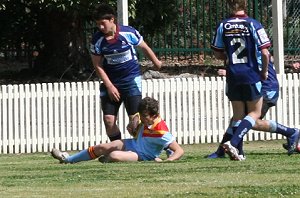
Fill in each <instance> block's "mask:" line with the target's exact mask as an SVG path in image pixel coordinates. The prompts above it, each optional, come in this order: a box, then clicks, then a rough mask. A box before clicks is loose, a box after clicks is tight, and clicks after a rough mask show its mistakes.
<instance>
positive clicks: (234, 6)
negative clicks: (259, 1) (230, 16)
mask: <svg viewBox="0 0 300 198" xmlns="http://www.w3.org/2000/svg"><path fill="white" fill-rule="evenodd" d="M226 1H227V4H228V6H229V8H230V9H231V10H232V11H233V12H237V11H240V10H246V8H247V1H246V0H226Z"/></svg>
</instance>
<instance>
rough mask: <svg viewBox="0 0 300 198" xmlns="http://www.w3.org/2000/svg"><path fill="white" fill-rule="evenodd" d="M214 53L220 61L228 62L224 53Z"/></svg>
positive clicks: (215, 51)
mask: <svg viewBox="0 0 300 198" xmlns="http://www.w3.org/2000/svg"><path fill="white" fill-rule="evenodd" d="M213 52H214V55H215V57H216V58H217V59H219V60H223V61H226V60H227V56H226V54H225V53H224V51H217V50H213Z"/></svg>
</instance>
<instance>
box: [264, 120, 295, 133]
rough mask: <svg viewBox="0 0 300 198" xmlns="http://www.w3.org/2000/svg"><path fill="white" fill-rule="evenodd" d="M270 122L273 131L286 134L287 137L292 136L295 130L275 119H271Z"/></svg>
mask: <svg viewBox="0 0 300 198" xmlns="http://www.w3.org/2000/svg"><path fill="white" fill-rule="evenodd" d="M269 123H270V129H271V132H275V133H278V134H281V135H284V136H286V137H290V136H291V135H293V134H294V132H295V130H294V129H293V128H289V127H286V126H283V125H281V124H279V123H277V122H275V121H273V120H270V121H269Z"/></svg>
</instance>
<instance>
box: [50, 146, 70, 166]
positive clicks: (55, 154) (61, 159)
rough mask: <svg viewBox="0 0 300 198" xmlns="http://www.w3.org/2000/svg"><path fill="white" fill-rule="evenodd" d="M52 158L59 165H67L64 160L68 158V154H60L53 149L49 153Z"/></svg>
mask: <svg viewBox="0 0 300 198" xmlns="http://www.w3.org/2000/svg"><path fill="white" fill-rule="evenodd" d="M51 155H52V157H53V158H55V159H58V160H59V163H61V164H62V163H67V161H66V158H67V157H69V154H68V153H66V152H61V151H60V150H58V149H56V148H53V149H52V151H51Z"/></svg>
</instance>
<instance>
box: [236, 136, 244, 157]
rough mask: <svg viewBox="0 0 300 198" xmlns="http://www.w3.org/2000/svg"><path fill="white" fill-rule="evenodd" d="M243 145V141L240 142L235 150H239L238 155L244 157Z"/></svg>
mask: <svg viewBox="0 0 300 198" xmlns="http://www.w3.org/2000/svg"><path fill="white" fill-rule="evenodd" d="M243 145H244V142H243V140H242V141H240V143H239V144H238V145H237V147H236V148H237V149H238V150H239V155H243V156H244V149H243Z"/></svg>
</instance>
